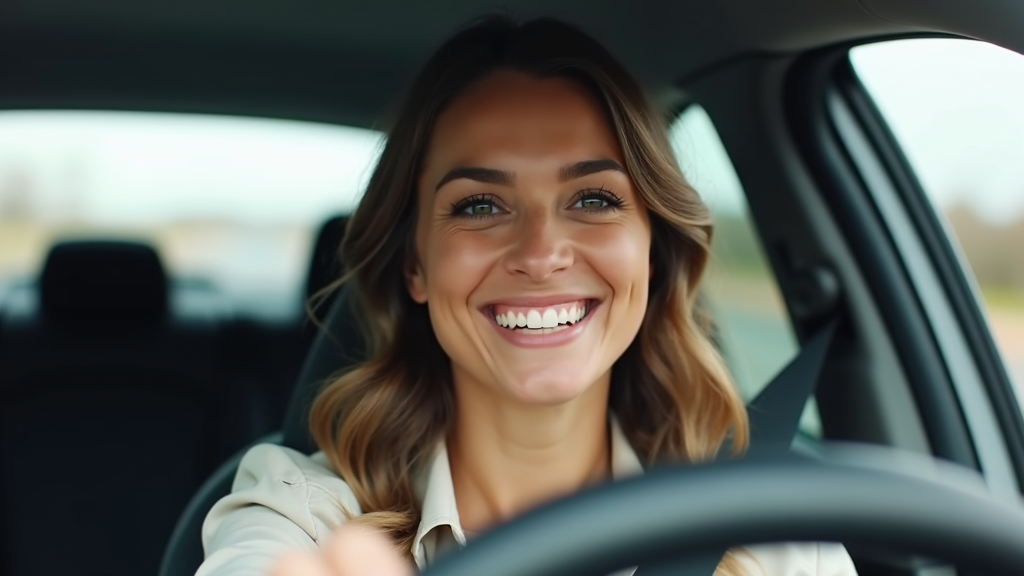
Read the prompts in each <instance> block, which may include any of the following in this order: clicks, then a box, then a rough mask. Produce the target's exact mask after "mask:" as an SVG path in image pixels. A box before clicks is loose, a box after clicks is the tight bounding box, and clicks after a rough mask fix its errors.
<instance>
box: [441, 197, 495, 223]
mask: <svg viewBox="0 0 1024 576" xmlns="http://www.w3.org/2000/svg"><path fill="white" fill-rule="evenodd" d="M502 213H504V210H502V209H501V208H500V207H499V206H498V203H497V202H496V201H495V200H494V199H491V198H488V197H486V196H474V197H470V198H466V199H464V200H462V201H460V202H456V203H455V204H454V205H452V212H451V214H452V216H455V217H459V218H487V217H488V216H497V215H498V214H502Z"/></svg>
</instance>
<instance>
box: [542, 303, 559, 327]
mask: <svg viewBox="0 0 1024 576" xmlns="http://www.w3.org/2000/svg"><path fill="white" fill-rule="evenodd" d="M541 326H542V327H543V328H554V327H555V326H558V314H557V313H556V312H555V311H554V310H552V309H551V308H548V309H547V310H545V311H544V317H543V318H541Z"/></svg>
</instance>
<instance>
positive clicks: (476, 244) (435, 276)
mask: <svg viewBox="0 0 1024 576" xmlns="http://www.w3.org/2000/svg"><path fill="white" fill-rule="evenodd" d="M430 246H431V248H432V249H430V256H429V259H428V273H427V278H428V279H429V281H428V283H427V290H428V292H429V294H430V296H429V297H430V299H431V300H433V301H434V303H435V304H439V303H440V302H439V301H448V302H449V303H451V302H452V301H458V302H466V301H467V300H468V299H469V297H470V295H471V294H472V293H473V291H474V289H475V288H476V287H477V286H479V285H480V283H481V282H482V281H483V278H484V277H485V276H486V275H487V273H488V271H489V270H490V269H491V268H492V267H493V265H494V261H495V258H496V256H495V253H496V252H497V251H496V250H495V249H494V248H493V247H491V246H490V244H489V243H488V242H486V241H484V240H482V239H480V238H478V237H477V235H471V234H457V233H456V234H450V235H447V234H439V235H438V236H437V237H435V238H434V239H432V242H430Z"/></svg>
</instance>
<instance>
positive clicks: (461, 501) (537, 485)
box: [448, 377, 611, 532]
mask: <svg viewBox="0 0 1024 576" xmlns="http://www.w3.org/2000/svg"><path fill="white" fill-rule="evenodd" d="M459 380H460V379H459V378H456V379H455V397H456V410H455V414H456V421H455V426H454V428H453V430H452V434H451V436H450V437H449V440H448V455H449V460H450V465H451V471H452V482H453V484H454V488H455V495H456V501H457V504H458V510H459V517H460V519H461V521H462V525H463V527H464V528H465V529H466V530H469V531H471V532H478V531H482V530H486V529H487V528H489V527H490V526H492V525H494V524H497V523H500V522H502V521H504V520H508V519H510V518H512V517H514V516H517V515H519V514H521V513H523V512H525V511H527V510H529V509H530V508H534V507H536V506H538V505H541V504H544V503H545V502H547V501H550V500H552V499H555V498H558V497H560V496H565V495H568V494H571V493H573V492H576V491H578V490H580V489H581V488H583V487H585V486H588V485H591V484H595V483H597V482H600V481H601V480H604V479H606V478H607V477H608V476H609V475H610V459H611V458H610V447H609V438H608V388H609V380H610V378H608V377H606V378H604V379H603V380H602V381H601V382H598V383H596V384H595V385H594V386H591V387H590V388H589V389H588V390H587V391H586V392H585V393H584V394H583V395H582V396H580V397H579V398H576V399H574V400H572V401H570V402H567V403H564V404H560V405H557V406H536V405H524V404H517V403H514V402H509V400H508V399H507V398H495V397H493V396H492V395H491V394H489V393H488V392H487V391H486V390H485V388H484V387H482V386H476V385H474V386H468V385H467V386H460V383H459Z"/></svg>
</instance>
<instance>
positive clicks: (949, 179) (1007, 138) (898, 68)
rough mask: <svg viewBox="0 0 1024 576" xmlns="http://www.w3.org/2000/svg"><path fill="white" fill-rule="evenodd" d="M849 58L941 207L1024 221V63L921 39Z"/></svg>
mask: <svg viewBox="0 0 1024 576" xmlns="http://www.w3.org/2000/svg"><path fill="white" fill-rule="evenodd" d="M851 58H852V61H853V64H854V68H855V69H856V70H857V72H858V75H859V76H860V78H861V82H862V83H863V84H864V85H865V87H866V88H867V89H868V91H869V92H870V93H871V94H872V96H873V97H874V100H875V103H876V104H877V105H878V108H879V109H880V110H881V112H882V115H883V116H885V117H886V119H887V120H888V121H889V124H890V127H891V128H892V130H893V132H894V134H895V135H896V138H897V139H898V140H899V141H900V143H901V144H902V145H903V148H904V151H905V152H906V154H907V157H908V159H909V160H910V162H911V165H912V166H913V167H914V169H915V171H916V172H917V175H918V178H919V179H920V180H921V183H922V184H923V186H924V188H925V190H926V191H927V192H928V194H929V195H930V196H931V197H932V198H933V200H934V201H935V202H937V203H938V204H939V205H940V206H950V205H952V204H955V203H963V204H968V205H970V206H971V207H972V208H974V210H975V211H976V212H977V213H978V215H979V216H982V217H984V218H985V219H986V220H988V221H990V222H992V223H1006V222H1009V221H1013V220H1016V219H1020V218H1021V217H1024V56H1021V55H1020V54H1018V53H1016V52H1012V51H1010V50H1006V49H1003V48H999V47H996V46H992V45H990V44H986V43H983V42H975V41H967V40H957V39H915V40H901V41H894V42H886V43H880V44H873V45H866V46H861V47H858V48H855V49H854V50H853V52H852V54H851Z"/></svg>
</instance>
